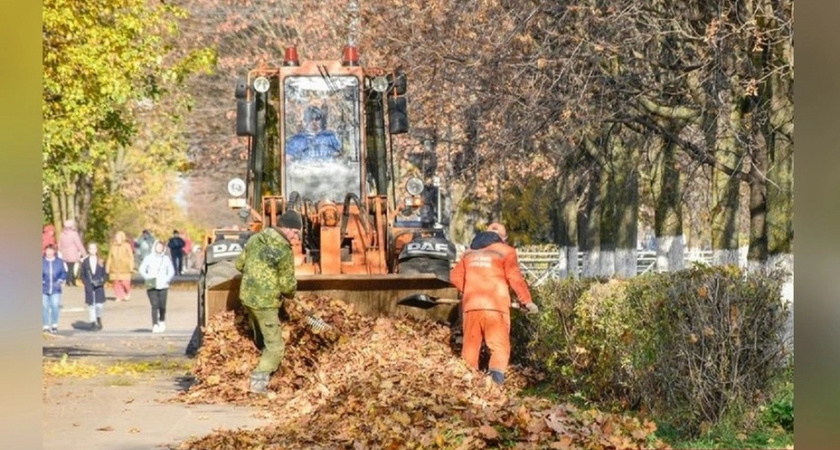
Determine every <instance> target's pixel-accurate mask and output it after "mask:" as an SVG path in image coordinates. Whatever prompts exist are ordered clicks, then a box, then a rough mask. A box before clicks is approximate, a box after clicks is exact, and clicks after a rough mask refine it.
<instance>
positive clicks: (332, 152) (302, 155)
mask: <svg viewBox="0 0 840 450" xmlns="http://www.w3.org/2000/svg"><path fill="white" fill-rule="evenodd" d="M326 126H327V118H326V116H325V115H324V112H323V111H321V109H320V108H318V107H317V106H311V105H310V106H308V107H307V108H306V110H305V111H304V112H303V128H302V129H301V131H300V132H299V133H297V134H295V135H294V136H292V137H291V138H289V140H288V141H287V142H286V158H287V159H288V160H289V161H324V160H331V159H333V158H336V157H338V156H339V155H341V141H340V140H339V139H338V136H337V135H336V134H335V132H334V131H329V130H326Z"/></svg>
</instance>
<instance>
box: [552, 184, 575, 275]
mask: <svg viewBox="0 0 840 450" xmlns="http://www.w3.org/2000/svg"><path fill="white" fill-rule="evenodd" d="M557 190H558V192H557V199H558V200H557V209H556V210H555V216H556V223H557V227H556V229H555V236H556V239H557V245H558V247H559V255H558V256H559V258H560V269H559V271H558V275H559V276H560V277H562V278H567V277H568V278H577V275H578V273H577V258H578V244H577V238H578V236H577V233H578V231H577V220H578V218H577V193H576V192H575V191H576V189H575V180H574V178H573V177H572V176H568V175H566V176H563V177H562V178H561V181H560V182H559V183H558V184H557Z"/></svg>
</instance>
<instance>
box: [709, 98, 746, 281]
mask: <svg viewBox="0 0 840 450" xmlns="http://www.w3.org/2000/svg"><path fill="white" fill-rule="evenodd" d="M728 100H729V101H728V102H727V104H726V105H727V109H728V111H726V112H727V114H726V116H722V117H719V118H718V127H717V129H718V133H717V139H716V145H715V160H716V161H717V162H718V163H719V164H720V165H722V166H724V167H728V168H730V169H732V170H734V171H735V172H736V173H739V172H740V169H741V162H742V158H743V152H742V150H741V149H740V144H739V142H738V136H739V135H740V133H741V120H742V117H743V113H742V110H741V106H740V105H739V104H738V101H737V97H736V96H734V95H732V96H731V97H730V98H729V99H728ZM740 186H741V179H740V177H738V176H737V175H729V174H727V173H725V172H723V171H722V170H717V169H716V170H715V171H714V174H713V186H712V199H713V201H714V205H713V207H712V251H713V253H714V256H713V259H714V263H715V264H717V265H728V264H735V265H737V264H738V238H739V233H738V217H739V214H738V210H739V198H740V195H739V190H740Z"/></svg>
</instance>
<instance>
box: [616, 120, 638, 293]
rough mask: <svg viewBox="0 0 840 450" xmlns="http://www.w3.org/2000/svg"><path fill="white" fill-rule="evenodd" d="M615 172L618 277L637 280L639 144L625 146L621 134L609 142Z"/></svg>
mask: <svg viewBox="0 0 840 450" xmlns="http://www.w3.org/2000/svg"><path fill="white" fill-rule="evenodd" d="M609 145H610V147H611V148H610V150H609V152H610V154H612V155H613V165H612V166H613V168H612V170H611V171H610V178H609V180H608V182H609V185H610V187H609V189H610V190H611V191H612V192H613V195H612V197H613V198H614V199H615V201H614V204H613V208H612V212H613V217H612V219H611V220H612V221H613V223H614V225H615V227H614V230H613V232H614V233H615V239H614V240H613V242H614V243H615V245H614V247H613V248H614V251H615V260H614V274H615V275H616V276H617V277H620V278H629V277H634V276H636V271H637V267H636V266H637V261H636V242H637V238H638V222H639V169H638V167H639V158H638V155H639V148H638V145H636V143H635V141H632V140H631V141H629V142H625V141H624V140H623V139H622V137H621V136H619V135H618V133H616V134H614V135H613V137H612V138H611V139H610V140H609Z"/></svg>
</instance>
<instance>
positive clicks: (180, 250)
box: [167, 230, 187, 275]
mask: <svg viewBox="0 0 840 450" xmlns="http://www.w3.org/2000/svg"><path fill="white" fill-rule="evenodd" d="M186 245H187V243H186V242H184V239H183V238H182V237H181V235H180V234H179V233H178V230H175V231H173V232H172V237H171V238H169V242H168V243H167V246H168V247H169V253H170V255H172V266H173V267H175V275H183V273H184V247H185V246H186Z"/></svg>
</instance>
